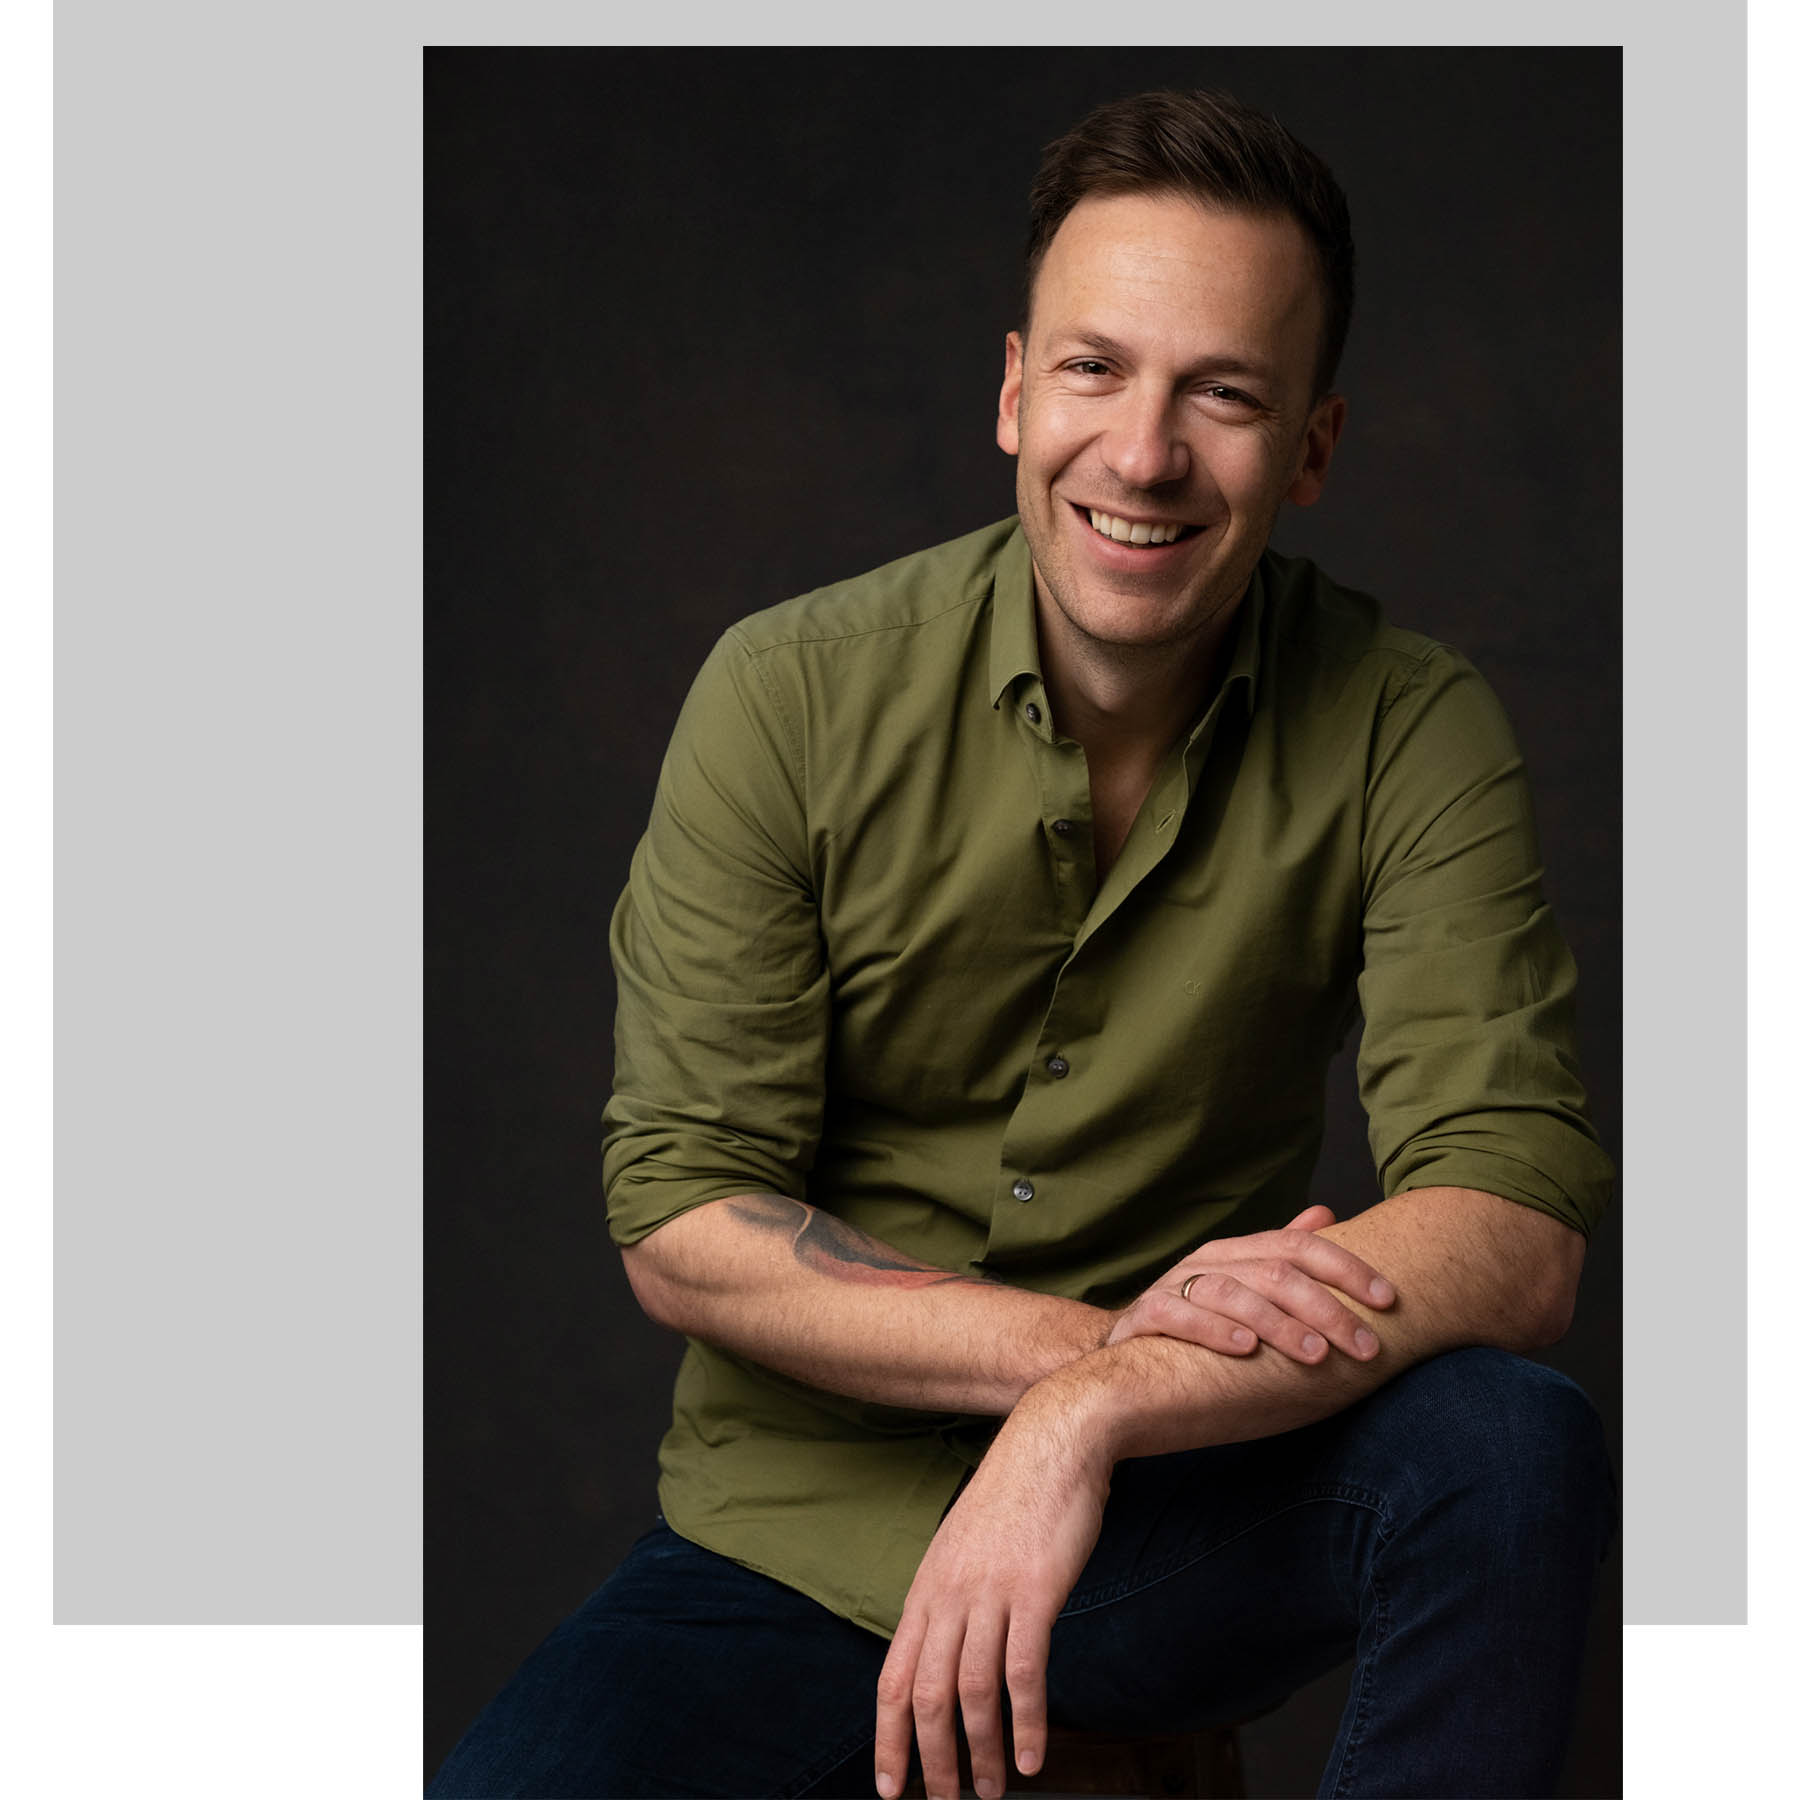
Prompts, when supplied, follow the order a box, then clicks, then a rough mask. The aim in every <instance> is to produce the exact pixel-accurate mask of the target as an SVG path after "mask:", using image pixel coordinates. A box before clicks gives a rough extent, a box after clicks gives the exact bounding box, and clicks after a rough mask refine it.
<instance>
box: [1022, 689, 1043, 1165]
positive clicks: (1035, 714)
mask: <svg viewBox="0 0 1800 1800" xmlns="http://www.w3.org/2000/svg"><path fill="white" fill-rule="evenodd" d="M1025 716H1026V718H1028V719H1029V720H1030V721H1031V722H1032V724H1034V725H1035V724H1036V723H1037V722H1038V720H1039V719H1041V718H1042V717H1043V716H1044V715H1043V714H1042V713H1041V712H1039V711H1038V709H1037V702H1036V701H1035V700H1027V701H1026V702H1025ZM1027 1197H1029V1196H1027Z"/></svg>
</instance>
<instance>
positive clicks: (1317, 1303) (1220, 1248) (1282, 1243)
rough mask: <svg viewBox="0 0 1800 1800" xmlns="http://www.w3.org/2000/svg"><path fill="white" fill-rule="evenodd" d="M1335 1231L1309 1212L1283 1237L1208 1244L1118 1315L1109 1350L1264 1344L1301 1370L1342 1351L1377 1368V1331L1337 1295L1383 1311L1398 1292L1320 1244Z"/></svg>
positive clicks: (1236, 1349) (1235, 1351)
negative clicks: (1155, 1342) (1154, 1341)
mask: <svg viewBox="0 0 1800 1800" xmlns="http://www.w3.org/2000/svg"><path fill="white" fill-rule="evenodd" d="M1333 1223H1335V1217H1334V1215H1333V1213H1332V1211H1331V1209H1330V1208H1329V1207H1326V1206H1309V1207H1308V1208H1307V1209H1306V1210H1305V1211H1304V1212H1303V1213H1301V1214H1300V1215H1299V1216H1298V1217H1297V1218H1295V1219H1293V1220H1292V1221H1291V1222H1290V1223H1289V1224H1288V1225H1286V1226H1285V1227H1283V1229H1281V1230H1279V1231H1259V1232H1256V1233H1253V1234H1252V1235H1251V1236H1249V1237H1235V1238H1232V1237H1227V1238H1214V1239H1213V1240H1212V1241H1211V1242H1209V1243H1205V1244H1202V1245H1201V1246H1200V1248H1199V1249H1197V1250H1193V1251H1190V1252H1189V1253H1188V1254H1187V1255H1186V1256H1184V1257H1183V1258H1182V1259H1181V1261H1180V1262H1178V1263H1177V1264H1176V1265H1175V1266H1174V1267H1173V1268H1172V1269H1170V1270H1169V1271H1168V1273H1167V1274H1165V1275H1162V1276H1159V1277H1158V1278H1157V1280H1156V1281H1154V1282H1153V1283H1151V1285H1150V1286H1149V1287H1148V1288H1146V1289H1145V1291H1144V1292H1143V1293H1141V1294H1140V1295H1139V1296H1138V1297H1137V1299H1136V1300H1134V1301H1133V1302H1132V1303H1131V1305H1129V1306H1128V1307H1126V1308H1125V1309H1124V1310H1123V1311H1122V1312H1120V1313H1119V1314H1118V1315H1117V1316H1116V1318H1115V1320H1114V1323H1113V1326H1112V1329H1111V1331H1110V1332H1109V1333H1108V1334H1107V1337H1106V1342H1107V1343H1108V1344H1122V1343H1124V1342H1125V1340H1126V1339H1127V1338H1134V1337H1147V1336H1156V1337H1171V1338H1181V1339H1183V1340H1184V1341H1185V1342H1187V1343H1190V1344H1202V1345H1204V1346H1205V1347H1206V1348H1207V1349H1209V1350H1219V1351H1223V1352H1224V1353H1225V1354H1226V1355H1228V1356H1247V1355H1248V1354H1249V1353H1250V1352H1251V1351H1252V1350H1254V1349H1255V1348H1256V1347H1257V1345H1258V1344H1259V1343H1263V1344H1267V1345H1268V1346H1269V1347H1270V1348H1271V1349H1273V1350H1279V1351H1280V1352H1281V1353H1282V1355H1284V1356H1287V1357H1291V1358H1292V1359H1293V1360H1294V1361H1295V1362H1299V1363H1319V1362H1323V1361H1324V1359H1325V1358H1326V1357H1327V1356H1329V1355H1330V1354H1331V1346H1332V1345H1334V1344H1335V1345H1336V1346H1337V1348H1338V1349H1340V1350H1342V1351H1343V1352H1344V1354H1345V1355H1346V1356H1350V1357H1353V1358H1355V1360H1356V1361H1357V1362H1367V1361H1369V1360H1370V1358H1371V1357H1373V1356H1374V1355H1375V1354H1376V1352H1377V1351H1378V1350H1379V1349H1380V1345H1379V1343H1378V1342H1377V1341H1376V1338H1375V1334H1374V1332H1372V1331H1371V1330H1370V1329H1369V1327H1368V1326H1367V1325H1366V1324H1365V1323H1364V1322H1363V1320H1362V1319H1360V1318H1359V1317H1358V1316H1357V1315H1356V1314H1355V1313H1354V1312H1352V1311H1351V1310H1350V1308H1349V1307H1347V1306H1346V1305H1345V1304H1344V1303H1343V1301H1342V1300H1341V1299H1339V1298H1338V1295H1337V1294H1335V1293H1333V1292H1332V1289H1333V1288H1336V1289H1338V1290H1340V1292H1342V1293H1345V1294H1348V1295H1350V1296H1351V1298H1353V1299H1355V1300H1357V1301H1360V1302H1361V1303H1362V1304H1363V1305H1364V1306H1368V1307H1372V1308H1374V1309H1375V1310H1376V1311H1378V1312H1379V1311H1381V1310H1382V1309H1383V1308H1385V1307H1389V1306H1392V1305H1393V1303H1394V1288H1393V1284H1392V1283H1391V1282H1390V1281H1388V1280H1387V1279H1386V1278H1385V1277H1384V1276H1381V1275H1378V1274H1377V1273H1376V1272H1375V1270H1373V1269H1372V1268H1370V1267H1369V1265H1368V1264H1367V1263H1366V1262H1364V1261H1363V1260H1362V1258H1361V1257H1360V1256H1357V1255H1356V1254H1355V1253H1354V1252H1352V1251H1349V1250H1346V1249H1345V1248H1344V1247H1343V1245H1341V1244H1336V1243H1333V1242H1332V1240H1331V1239H1330V1238H1324V1237H1319V1236H1318V1235H1317V1233H1318V1232H1319V1231H1320V1230H1321V1229H1322V1228H1323V1227H1325V1226H1327V1225H1330V1224H1333ZM1190 1277H1191V1280H1190ZM1184 1285H1185V1286H1186V1287H1187V1296H1186V1298H1185V1299H1184V1298H1183V1297H1182V1288H1183V1286H1184Z"/></svg>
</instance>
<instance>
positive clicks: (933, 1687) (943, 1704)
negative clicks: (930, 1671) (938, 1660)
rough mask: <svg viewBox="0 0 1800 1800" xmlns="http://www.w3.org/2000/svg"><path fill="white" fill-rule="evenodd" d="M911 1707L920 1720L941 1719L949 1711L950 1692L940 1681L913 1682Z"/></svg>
mask: <svg viewBox="0 0 1800 1800" xmlns="http://www.w3.org/2000/svg"><path fill="white" fill-rule="evenodd" d="M912 1705H913V1711H914V1713H916V1714H917V1715H918V1717H920V1718H921V1719H939V1718H942V1717H943V1716H944V1714H945V1713H947V1712H948V1711H949V1710H950V1690H949V1689H948V1688H947V1687H946V1686H945V1685H944V1684H943V1683H942V1682H941V1681H937V1680H930V1681H915V1682H914V1683H913V1690H912Z"/></svg>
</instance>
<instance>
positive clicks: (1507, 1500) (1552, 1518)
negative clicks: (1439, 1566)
mask: <svg viewBox="0 0 1800 1800" xmlns="http://www.w3.org/2000/svg"><path fill="white" fill-rule="evenodd" d="M1383 1391H1384V1392H1385V1393H1387V1394H1389V1395H1390V1396H1391V1399H1392V1403H1393V1411H1392V1414H1391V1416H1390V1417H1389V1419H1388V1420H1387V1422H1386V1424H1387V1428H1388V1429H1390V1430H1393V1429H1397V1430H1399V1431H1401V1432H1403V1433H1404V1436H1405V1441H1406V1445H1407V1450H1406V1454H1405V1457H1404V1466H1405V1467H1406V1468H1407V1470H1408V1481H1407V1484H1406V1485H1407V1487H1408V1488H1409V1489H1410V1490H1411V1500H1412V1503H1413V1506H1414V1507H1415V1508H1426V1507H1436V1506H1441V1505H1443V1504H1445V1503H1446V1502H1455V1501H1458V1500H1461V1501H1464V1502H1467V1503H1469V1504H1471V1505H1472V1506H1473V1507H1474V1508H1475V1510H1476V1511H1477V1512H1478V1513H1479V1515H1480V1516H1481V1517H1482V1518H1483V1520H1484V1521H1485V1526H1486V1529H1488V1530H1490V1531H1492V1532H1494V1533H1496V1534H1498V1536H1499V1537H1501V1538H1520V1537H1524V1538H1533V1537H1539V1536H1542V1535H1544V1534H1545V1533H1550V1534H1555V1535H1561V1536H1564V1537H1574V1538H1578V1539H1583V1540H1587V1541H1588V1542H1589V1544H1590V1547H1591V1551H1592V1554H1593V1556H1594V1557H1595V1558H1596V1559H1598V1558H1599V1556H1601V1555H1602V1554H1603V1553H1604V1552H1605V1549H1606V1547H1607V1544H1608V1543H1609V1542H1610V1541H1611V1538H1612V1534H1613V1530H1614V1528H1615V1524H1616V1518H1617V1497H1616V1489H1615V1485H1614V1481H1613V1473H1612V1464H1611V1461H1610V1459H1609V1457H1608V1455H1607V1449H1606V1437H1605V1432H1604V1430H1603V1429H1602V1427H1601V1423H1600V1418H1599V1415H1598V1414H1597V1413H1596V1412H1595V1410H1594V1407H1593V1403H1592V1402H1591V1401H1590V1400H1589V1399H1588V1397H1587V1395H1586V1394H1584V1393H1583V1392H1582V1391H1581V1389H1580V1388H1579V1387H1578V1386H1577V1385H1576V1384H1575V1383H1574V1382H1573V1381H1571V1380H1570V1379H1569V1378H1568V1377H1567V1376H1566V1375H1562V1374H1559V1373H1558V1372H1557V1371H1556V1370H1554V1369H1549V1368H1546V1367H1544V1365H1543V1364H1541V1363H1535V1362H1531V1361H1529V1360H1528V1359H1526V1358H1524V1357H1521V1356H1514V1355H1512V1354H1511V1353H1509V1352H1507V1351H1504V1350H1492V1349H1485V1348H1476V1349H1467V1350H1455V1351H1450V1352H1447V1353H1446V1354H1445V1355H1443V1356H1438V1357H1433V1358H1432V1359H1430V1360H1429V1361H1427V1362H1424V1363H1420V1364H1418V1365H1416V1366H1415V1367H1414V1368H1412V1369H1409V1370H1408V1371H1407V1372H1406V1374H1404V1375H1403V1376H1401V1377H1399V1378H1398V1379H1397V1380H1396V1381H1394V1382H1393V1383H1391V1384H1390V1386H1389V1388H1388V1389H1386V1390H1383Z"/></svg>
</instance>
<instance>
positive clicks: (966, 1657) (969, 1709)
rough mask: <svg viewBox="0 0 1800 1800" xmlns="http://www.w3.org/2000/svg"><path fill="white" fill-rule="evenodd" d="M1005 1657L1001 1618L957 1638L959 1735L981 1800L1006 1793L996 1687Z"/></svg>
mask: <svg viewBox="0 0 1800 1800" xmlns="http://www.w3.org/2000/svg"><path fill="white" fill-rule="evenodd" d="M1005 1657H1006V1615H1005V1614H1004V1613H996V1614H994V1615H992V1616H991V1617H984V1618H980V1619H971V1620H970V1621H969V1629H968V1633H967V1635H966V1636H965V1637H964V1638H963V1647H962V1673H961V1675H960V1676H959V1677H958V1680H957V1695H958V1697H959V1698H960V1700H961V1701H962V1720H963V1735H964V1736H965V1737H966V1738H967V1739H968V1740H969V1773H970V1776H971V1778H972V1779H973V1780H974V1783H975V1792H976V1793H977V1794H979V1795H980V1796H981V1800H999V1796H1000V1795H1001V1794H1003V1793H1004V1792H1005V1791H1006V1743H1005V1740H1004V1739H1003V1738H1002V1736H1001V1733H1000V1684H1001V1681H1002V1679H1003V1678H1004V1677H1003V1671H1004V1667H1005Z"/></svg>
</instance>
